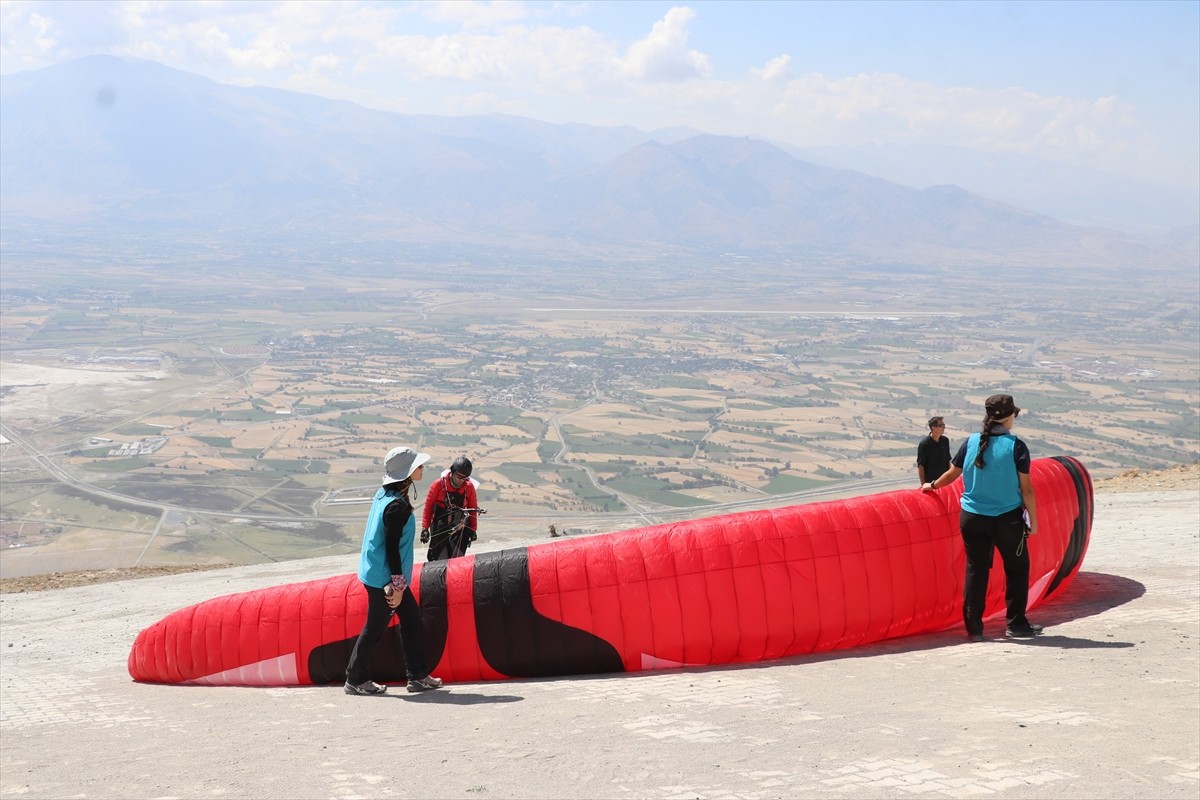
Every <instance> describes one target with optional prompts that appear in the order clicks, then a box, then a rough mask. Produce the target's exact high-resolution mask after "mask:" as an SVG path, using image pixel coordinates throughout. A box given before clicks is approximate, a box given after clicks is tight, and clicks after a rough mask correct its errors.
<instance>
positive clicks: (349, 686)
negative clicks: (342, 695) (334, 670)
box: [346, 681, 387, 695]
mask: <svg viewBox="0 0 1200 800" xmlns="http://www.w3.org/2000/svg"><path fill="white" fill-rule="evenodd" d="M386 691H387V687H386V686H382V685H380V684H378V683H376V682H375V681H363V682H362V683H350V682H349V681H346V694H362V695H367V694H383V693H384V692H386Z"/></svg>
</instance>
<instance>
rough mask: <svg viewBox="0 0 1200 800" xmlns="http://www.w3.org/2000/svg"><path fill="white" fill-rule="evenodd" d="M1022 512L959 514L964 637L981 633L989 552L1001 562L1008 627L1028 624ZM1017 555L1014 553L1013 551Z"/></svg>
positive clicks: (1026, 562) (989, 558) (1026, 554)
mask: <svg viewBox="0 0 1200 800" xmlns="http://www.w3.org/2000/svg"><path fill="white" fill-rule="evenodd" d="M1022 511H1023V509H1021V508H1019V507H1018V508H1016V509H1014V510H1012V511H1009V512H1007V513H1004V514H1001V515H1000V516H998V517H985V516H982V515H979V514H971V513H969V512H967V511H963V512H962V513H961V514H960V516H959V518H958V529H959V531H960V532H961V533H962V539H963V546H964V547H965V548H966V551H967V574H966V580H965V581H963V622H964V623H965V624H966V626H967V633H968V634H972V635H973V634H982V633H983V606H984V603H985V602H986V600H987V588H988V573H989V572H990V571H991V569H992V553H993V552H995V551H996V550H999V551H1000V558H1001V559H1002V560H1003V562H1004V600H1005V603H1006V604H1007V607H1008V613H1007V619H1008V627H1010V628H1024V627H1026V626H1028V625H1029V620H1028V619H1027V618H1026V616H1025V606H1026V604H1027V603H1028V602H1029V547H1028V546H1024V547H1022V542H1024V541H1025V519H1024V517H1023V516H1022ZM1018 550H1020V551H1021V552H1020V553H1019V554H1018V553H1017V551H1018Z"/></svg>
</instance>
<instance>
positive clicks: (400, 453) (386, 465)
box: [381, 447, 429, 486]
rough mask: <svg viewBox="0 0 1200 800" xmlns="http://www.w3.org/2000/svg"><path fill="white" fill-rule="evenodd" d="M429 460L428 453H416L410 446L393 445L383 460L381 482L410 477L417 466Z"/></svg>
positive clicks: (394, 481)
mask: <svg viewBox="0 0 1200 800" xmlns="http://www.w3.org/2000/svg"><path fill="white" fill-rule="evenodd" d="M428 460H429V454H428V453H418V452H417V451H416V450H413V449H412V448H411V447H393V448H392V449H391V450H389V451H388V454H387V458H386V459H384V462H383V480H382V481H381V484H382V485H384V486H386V485H387V484H389V483H398V482H400V481H402V480H405V479H406V478H408V477H410V476H411V475H412V474H413V473H414V472H416V471H417V467H419V466H421V465H422V464H424V463H425V462H426V461H428Z"/></svg>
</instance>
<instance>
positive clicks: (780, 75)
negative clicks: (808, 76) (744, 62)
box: [750, 53, 792, 81]
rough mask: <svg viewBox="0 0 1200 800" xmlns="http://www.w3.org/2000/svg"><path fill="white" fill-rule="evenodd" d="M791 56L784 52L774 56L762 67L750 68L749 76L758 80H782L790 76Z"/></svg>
mask: <svg viewBox="0 0 1200 800" xmlns="http://www.w3.org/2000/svg"><path fill="white" fill-rule="evenodd" d="M791 62H792V57H791V56H789V55H787V54H786V53H785V54H784V55H781V56H776V57H775V58H772V59H771V60H770V61H768V62H767V63H766V65H765V66H763V68H762V69H751V70H750V76H751V77H753V78H757V79H758V80H760V81H782V80H787V79H789V78H791V77H792V69H791V66H790V64H791Z"/></svg>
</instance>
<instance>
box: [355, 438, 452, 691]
mask: <svg viewBox="0 0 1200 800" xmlns="http://www.w3.org/2000/svg"><path fill="white" fill-rule="evenodd" d="M428 460H429V455H428V454H426V453H418V452H417V451H416V450H413V449H412V448H409V447H393V448H392V449H391V451H390V452H389V453H388V454H387V458H386V459H385V461H384V475H383V485H382V486H381V487H380V488H379V490H378V491H376V492H375V498H374V499H373V500H372V501H371V510H370V512H368V514H367V525H366V529H365V530H364V531H363V542H362V554H361V556H360V557H359V562H358V579H359V580H360V581H362V585H363V588H364V589H365V590H366V592H367V621H366V624H364V625H363V629H362V633H360V634H359V635H358V641H356V642H355V643H354V650H353V651H352V652H351V653H350V663H349V664H348V665H347V667H346V694H356V695H373V694H383V693H384V692H386V691H387V687H386V686H384V685H382V684H378V683H375V682H374V681H373V680H371V676H370V675H369V674H368V672H369V670H370V666H371V655H372V654H373V653H374V652H375V645H377V644H378V643H379V638H380V637H381V636H382V635H383V633H384V631H386V630H387V627H388V623H390V622H391V620H392V615H393V614H396V615H397V616H399V618H400V643H401V646H402V647H403V649H404V667H405V671H406V672H407V675H408V691H410V692H424V691H428V690H430V689H439V688H441V686H442V681H441V679H440V678H435V677H433V676H431V675H430V674H429V668H428V666H427V665H426V663H425V653H424V651H423V650H422V649H421V608H420V606H418V605H417V600H416V598H415V597H413V593H412V589H411V588H410V584H411V582H412V566H413V539H414V538H415V536H416V530H417V524H416V519H415V518H414V514H413V506H412V500H413V499H415V498H416V496H417V492H416V488H415V484H416V482H417V481H420V480H421V477H422V475H423V474H424V467H423V465H424V464H425V462H426V461H428Z"/></svg>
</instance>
